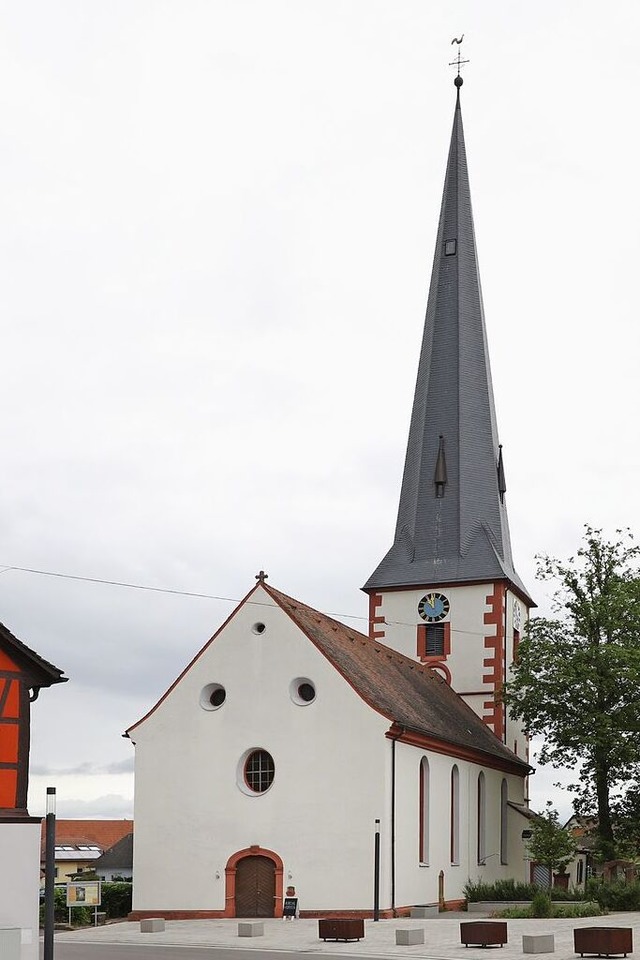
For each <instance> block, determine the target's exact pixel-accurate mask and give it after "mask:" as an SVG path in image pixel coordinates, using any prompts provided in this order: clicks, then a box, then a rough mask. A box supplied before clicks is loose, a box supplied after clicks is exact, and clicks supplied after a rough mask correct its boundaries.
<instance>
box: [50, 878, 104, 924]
mask: <svg viewBox="0 0 640 960" xmlns="http://www.w3.org/2000/svg"><path fill="white" fill-rule="evenodd" d="M53 918H54V921H55V923H68V922H69V908H68V907H67V891H66V888H65V887H56V888H55V890H54V894H53ZM90 923H93V910H92V909H91V907H73V908H72V910H71V924H72V926H74V927H86V926H87V925H88V924H90ZM43 925H44V903H43V902H41V903H40V926H43Z"/></svg>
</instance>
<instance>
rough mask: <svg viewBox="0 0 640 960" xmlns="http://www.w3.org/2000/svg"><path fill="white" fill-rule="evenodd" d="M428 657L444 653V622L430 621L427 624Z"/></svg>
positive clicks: (439, 655)
mask: <svg viewBox="0 0 640 960" xmlns="http://www.w3.org/2000/svg"><path fill="white" fill-rule="evenodd" d="M425 631H426V634H427V637H426V641H427V642H426V648H427V656H428V657H441V656H442V655H443V654H444V623H429V624H427V625H426V626H425Z"/></svg>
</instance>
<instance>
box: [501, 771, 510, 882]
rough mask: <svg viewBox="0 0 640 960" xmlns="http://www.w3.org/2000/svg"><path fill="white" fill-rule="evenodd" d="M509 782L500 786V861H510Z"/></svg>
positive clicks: (503, 782) (504, 782) (504, 781)
mask: <svg viewBox="0 0 640 960" xmlns="http://www.w3.org/2000/svg"><path fill="white" fill-rule="evenodd" d="M508 800H509V784H508V783H507V781H506V780H503V781H502V785H501V787H500V863H508V862H509V860H508V851H509V837H508V816H509V806H508Z"/></svg>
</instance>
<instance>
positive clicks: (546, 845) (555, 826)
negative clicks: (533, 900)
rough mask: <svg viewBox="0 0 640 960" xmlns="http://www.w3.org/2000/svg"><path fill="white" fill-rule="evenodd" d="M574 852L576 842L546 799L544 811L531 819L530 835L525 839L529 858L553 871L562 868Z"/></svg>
mask: <svg viewBox="0 0 640 960" xmlns="http://www.w3.org/2000/svg"><path fill="white" fill-rule="evenodd" d="M575 852H576V844H575V841H574V839H573V837H572V836H571V834H570V833H568V831H567V830H564V829H563V827H562V826H561V825H560V821H559V817H558V813H557V811H556V810H554V809H553V807H552V805H551V801H550V800H549V801H547V808H546V810H545V811H544V813H540V814H538V816H536V817H535V818H534V819H533V820H532V821H531V837H530V838H529V840H528V841H527V855H528V857H529V859H530V860H535V861H536V862H537V863H543V864H544V865H545V866H547V867H549V869H550V870H551V871H552V873H554V872H555V871H556V870H558V869H560V870H564V869H565V868H566V866H567V864H568V863H569V861H570V860H572V859H573V856H574V854H575Z"/></svg>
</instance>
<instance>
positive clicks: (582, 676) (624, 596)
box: [504, 527, 640, 860]
mask: <svg viewBox="0 0 640 960" xmlns="http://www.w3.org/2000/svg"><path fill="white" fill-rule="evenodd" d="M618 534H619V536H620V539H619V540H618V541H614V542H607V541H606V540H605V539H604V538H603V536H602V532H601V531H600V530H593V529H592V528H590V527H586V528H585V536H584V540H583V543H582V545H581V547H580V548H579V549H578V551H577V555H576V557H575V558H574V557H571V558H570V559H569V560H568V561H567V562H566V563H564V562H560V561H558V560H554V559H552V558H550V557H541V558H539V561H540V562H539V567H538V576H539V577H540V578H541V579H543V580H553V581H555V582H556V584H557V585H558V589H557V591H556V593H555V610H556V613H557V614H558V618H557V619H544V618H537V619H534V620H532V621H531V622H530V624H529V627H528V630H527V634H526V636H525V638H524V639H523V641H522V643H521V644H520V648H519V651H518V661H517V663H516V664H514V671H513V678H512V680H510V681H509V683H508V684H507V688H506V691H505V694H504V699H505V701H506V702H507V703H508V705H509V708H510V711H511V713H512V715H513V716H514V717H516V718H519V719H521V720H522V721H523V722H524V725H525V727H526V729H527V730H528V732H529V734H531V735H534V736H535V735H543V736H544V738H545V741H544V746H543V748H542V751H541V753H540V756H539V760H540V762H541V763H552V764H554V765H555V766H560V767H568V768H571V769H576V768H577V771H578V777H579V782H578V783H576V784H574V785H573V786H572V788H571V789H572V790H574V792H575V793H576V794H577V797H578V799H577V802H576V807H577V809H580V810H581V811H582V812H594V813H595V814H596V815H597V819H598V828H597V829H598V852H599V854H600V856H601V857H602V858H604V859H605V860H607V859H613V858H614V856H615V852H616V845H615V839H614V833H613V824H612V815H611V814H612V804H611V797H612V794H614V793H615V792H616V789H617V788H620V787H622V786H624V785H626V784H627V783H628V781H629V780H630V779H631V780H634V779H636V780H640V736H639V734H640V710H639V709H638V707H639V705H640V575H639V572H638V562H639V558H640V548H639V547H637V546H635V545H634V544H633V541H632V537H631V534H630V533H628V532H626V533H622V532H621V531H618Z"/></svg>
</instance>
